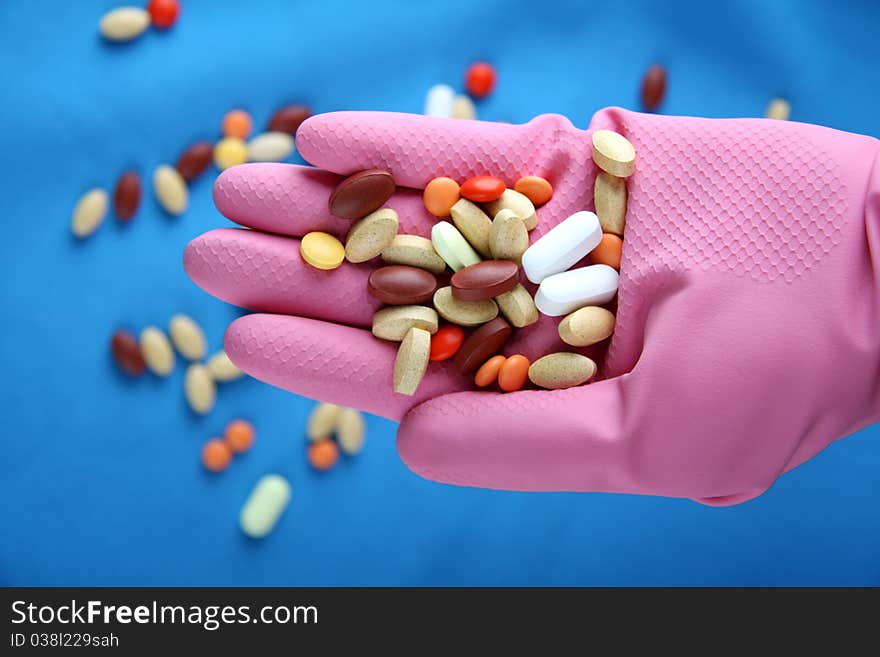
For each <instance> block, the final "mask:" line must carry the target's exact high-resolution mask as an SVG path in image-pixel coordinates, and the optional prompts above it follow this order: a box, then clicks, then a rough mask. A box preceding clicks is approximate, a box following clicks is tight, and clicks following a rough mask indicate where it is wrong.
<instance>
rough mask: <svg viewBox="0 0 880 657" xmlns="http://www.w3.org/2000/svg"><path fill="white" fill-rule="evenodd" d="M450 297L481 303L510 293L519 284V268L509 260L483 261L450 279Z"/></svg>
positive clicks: (459, 271) (460, 270)
mask: <svg viewBox="0 0 880 657" xmlns="http://www.w3.org/2000/svg"><path fill="white" fill-rule="evenodd" d="M451 282H452V295H453V296H454V297H455V298H456V299H459V300H460V301H482V300H483V299H491V298H492V297H497V296H498V295H499V294H504V293H505V292H510V291H511V290H512V289H513V288H515V287H516V286H517V283H519V267H517V265H516V263H515V262H511V261H510V260H484V261H483V262H478V263H477V264H475V265H470V266H469V267H465V268H464V269H459V270H458V271H457V272H455V275H454V276H453V277H452V281H451Z"/></svg>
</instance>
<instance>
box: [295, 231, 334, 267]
mask: <svg viewBox="0 0 880 657" xmlns="http://www.w3.org/2000/svg"><path fill="white" fill-rule="evenodd" d="M299 252H300V253H301V254H302V257H303V260H305V261H306V262H307V263H309V264H310V265H311V266H312V267H315V268H317V269H336V268H337V267H338V266H339V265H341V264H342V261H343V260H344V259H345V247H344V246H342V242H340V241H339V240H338V239H336V238H335V237H333V236H332V235H330V234H328V233H322V232H320V231H314V232H312V233H307V234H305V235H304V236H303V238H302V241H301V242H300V243H299Z"/></svg>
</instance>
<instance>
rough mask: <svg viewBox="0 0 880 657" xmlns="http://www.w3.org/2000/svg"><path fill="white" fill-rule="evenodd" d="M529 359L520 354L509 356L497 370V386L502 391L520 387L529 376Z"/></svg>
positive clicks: (510, 390) (514, 389) (511, 390)
mask: <svg viewBox="0 0 880 657" xmlns="http://www.w3.org/2000/svg"><path fill="white" fill-rule="evenodd" d="M529 365H531V363H530V362H529V359H528V358H526V357H525V356H523V355H522V354H514V355H513V356H509V357H508V358H507V360H506V361H504V362H503V363H502V364H501V369H500V370H498V387H499V388H501V389H502V390H503V391H504V392H514V391H516V390H519V389H521V388H522V387H523V386H524V385H525V384H526V381H527V380H528V378H529Z"/></svg>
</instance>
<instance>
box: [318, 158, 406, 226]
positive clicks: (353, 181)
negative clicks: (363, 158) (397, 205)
mask: <svg viewBox="0 0 880 657" xmlns="http://www.w3.org/2000/svg"><path fill="white" fill-rule="evenodd" d="M394 190H395V185H394V178H392V177H391V174H390V173H388V172H387V171H384V170H382V169H367V170H366V171H358V172H357V173H355V174H352V175H350V176H349V177H348V178H346V179H345V180H343V181H342V182H341V183H339V185H338V186H337V187H336V189H335V190H333V194H331V195H330V212H332V213H333V214H335V215H336V216H337V217H341V218H343V219H362V218H364V217H366V216H367V215H368V214H370V213H371V212H375V211H376V210H378V209H379V208H381V207H382V206H383V205H384V204H385V201H387V200H388V199H389V198H391V195H392V194H394Z"/></svg>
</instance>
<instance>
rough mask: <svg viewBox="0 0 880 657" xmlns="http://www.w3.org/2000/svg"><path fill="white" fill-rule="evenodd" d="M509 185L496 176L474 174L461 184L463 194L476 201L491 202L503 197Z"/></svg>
mask: <svg viewBox="0 0 880 657" xmlns="http://www.w3.org/2000/svg"><path fill="white" fill-rule="evenodd" d="M505 189H507V185H505V184H504V181H503V180H501V178H496V177H495V176H474V177H473V178H468V179H467V180H465V181H464V182H463V183H462V184H461V195H462V196H464V197H465V198H466V199H467V200H469V201H473V202H474V203H489V202H490V201H497V200H498V199H499V198H501V195H502V194H503V193H504V190H505Z"/></svg>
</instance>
